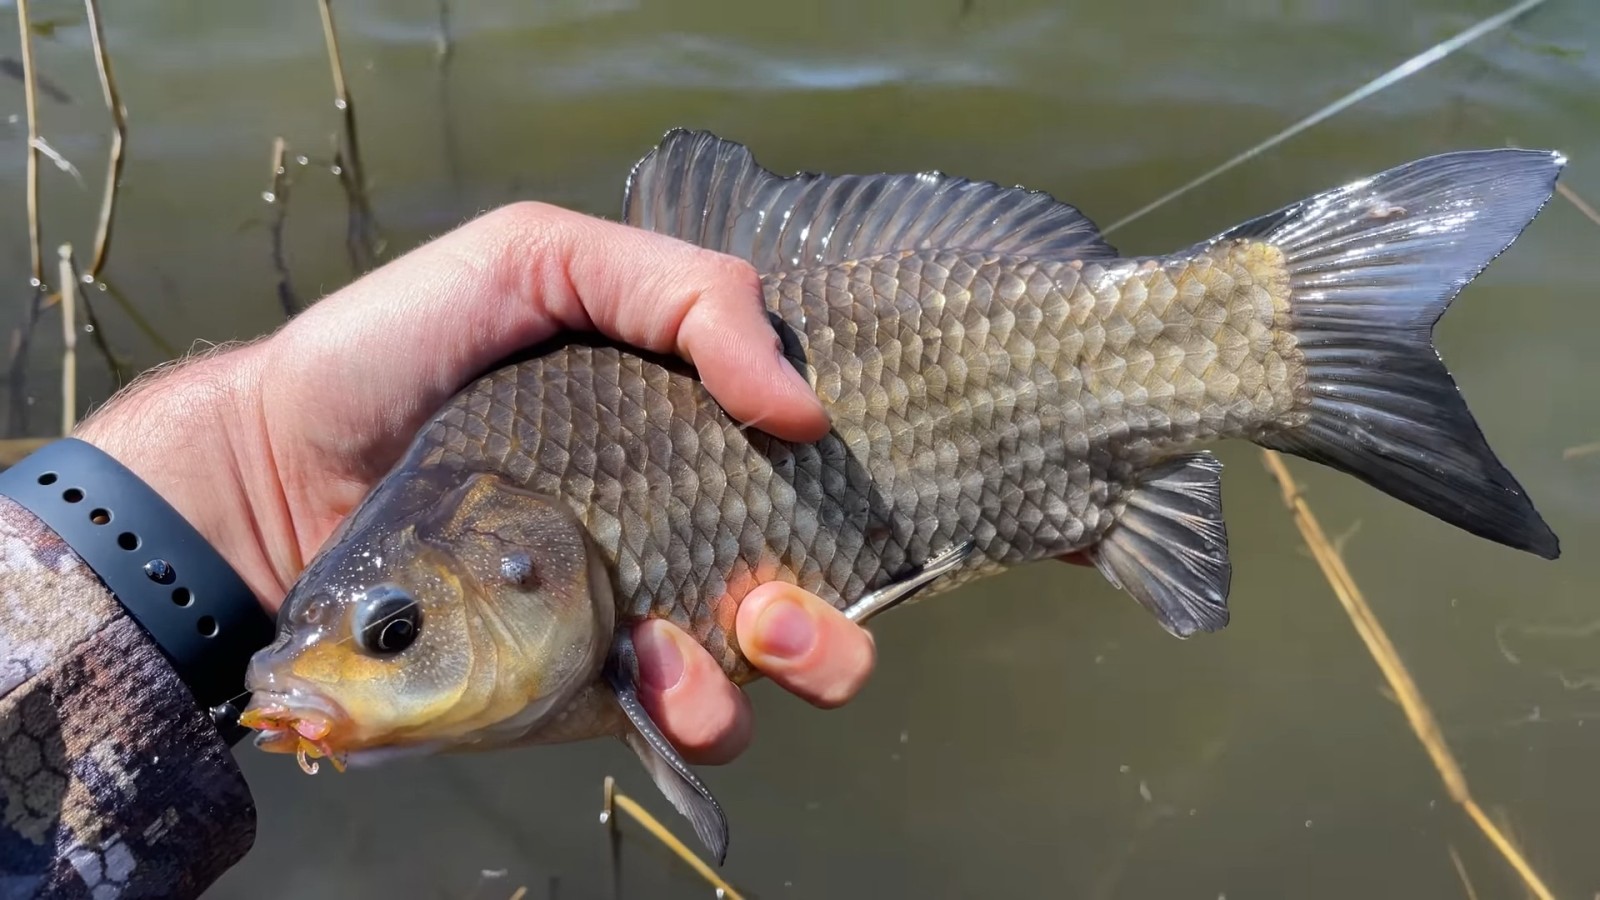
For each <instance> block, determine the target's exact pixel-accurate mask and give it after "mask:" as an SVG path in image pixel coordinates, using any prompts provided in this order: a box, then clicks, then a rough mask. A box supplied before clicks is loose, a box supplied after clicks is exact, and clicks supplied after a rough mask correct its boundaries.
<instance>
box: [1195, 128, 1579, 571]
mask: <svg viewBox="0 0 1600 900" xmlns="http://www.w3.org/2000/svg"><path fill="white" fill-rule="evenodd" d="M1565 164H1566V160H1565V159H1564V158H1563V157H1562V156H1561V155H1559V154H1556V153H1550V152H1542V151H1532V150H1510V149H1506V150H1483V151H1467V152H1461V153H1447V154H1444V155H1441V156H1434V157H1430V158H1427V159H1422V160H1418V161H1416V162H1412V163H1407V164H1406V165H1403V166H1399V167H1397V168H1394V169H1390V170H1389V171H1387V172H1384V173H1383V174H1381V175H1376V176H1373V177H1371V178H1368V179H1365V180H1363V181H1359V182H1356V183H1354V184H1350V185H1346V186H1344V187H1341V188H1338V189H1336V190H1332V191H1328V192H1326V193H1322V194H1318V195H1316V196H1314V197H1311V198H1309V199H1306V200H1303V201H1301V202H1299V203H1296V204H1294V205H1292V206H1288V207H1285V208H1284V209H1281V210H1279V211H1277V212H1275V213H1272V214H1270V215H1267V216H1263V217H1261V218H1259V219H1255V220H1253V221H1250V222H1247V223H1245V224H1244V225H1241V226H1239V227H1238V228H1235V229H1233V230H1231V231H1229V232H1227V233H1225V234H1223V235H1220V236H1219V239H1229V238H1251V239H1256V240H1263V241H1267V242H1269V243H1271V244H1273V245H1275V246H1277V247H1278V248H1280V249H1281V250H1282V251H1283V253H1284V255H1285V256H1286V257H1287V260H1288V268H1289V273H1290V301H1289V306H1290V323H1291V327H1292V328H1293V330H1294V332H1295V336H1296V337H1297V338H1298V339H1299V347H1300V350H1301V352H1302V353H1304V354H1305V363H1306V367H1307V385H1306V389H1307V393H1308V395H1309V408H1308V409H1306V410H1305V412H1308V413H1309V419H1308V420H1307V421H1306V422H1305V423H1304V424H1303V425H1300V426H1299V427H1296V428H1292V429H1281V428H1280V429H1276V430H1271V431H1266V432H1264V433H1262V434H1260V435H1257V436H1255V441H1256V443H1258V444H1260V445H1262V446H1264V447H1270V448H1273V449H1276V450H1282V451H1284V452H1286V453H1291V454H1294V455H1296V456H1300V457H1303V458H1305V459H1309V460H1314V461H1316V462H1319V463H1323V464H1325V465H1329V466H1332V467H1334V468H1336V469H1339V470H1340V471H1343V472H1347V473H1349V474H1351V475H1354V476H1356V477H1357V478H1360V479H1362V480H1363V481H1366V482H1367V483H1369V484H1371V485H1373V486H1375V487H1377V488H1379V489H1380V490H1382V491H1384V492H1386V493H1388V494H1390V495H1392V496H1394V497H1396V498H1398V499H1400V500H1403V501H1405V502H1407V503H1409V504H1411V505H1413V506H1415V507H1417V508H1418V509H1421V510H1423V511H1425V512H1427V513H1430V514H1432V515H1434V516H1437V517H1438V518H1440V519H1443V520H1444V521H1446V522H1449V523H1450V524H1452V525H1455V526H1457V527H1459V528H1462V529H1465V530H1466V531H1469V532H1471V533H1473V534H1476V535H1479V536H1480V537H1484V538H1488V539H1489V540H1491V541H1496V542H1498V543H1501V544H1505V545H1507V546H1510V547H1515V548H1517V549H1519V550H1526V551H1528V552H1530V553H1533V554H1536V555H1538V556H1541V557H1544V558H1545V559H1555V558H1556V557H1557V556H1559V555H1560V544H1559V542H1558V541H1557V539H1556V536H1555V534H1554V533H1553V532H1552V531H1551V530H1550V527H1549V526H1548V525H1546V524H1545V522H1544V520H1543V519H1542V518H1541V517H1540V516H1539V513H1538V511H1536V510H1535V509H1534V508H1533V503H1532V502H1531V501H1530V500H1529V499H1528V497H1527V495H1526V494H1525V493H1524V492H1523V490H1522V486H1521V485H1519V484H1518V483H1517V480H1516V479H1515V478H1513V477H1512V475H1511V473H1510V472H1508V471H1506V469H1505V467H1504V466H1502V465H1501V464H1500V461H1499V460H1498V459H1496V458H1495V455H1494V451H1492V450H1490V449H1489V445H1488V443H1487V442H1486V441H1485V440H1484V437H1483V432H1482V431H1481V430H1480V429H1479V428H1478V424H1477V422H1476V421H1475V420H1474V419H1473V417H1472V413H1471V412H1470V411H1468V409H1467V405H1466V402H1465V401H1463V400H1462V398H1461V394H1460V392H1459V391H1458V390H1457V388H1456V384H1455V382H1454V380H1453V379H1451V377H1450V373H1449V371H1448V370H1446V368H1445V365H1444V362H1443V360H1441V359H1440V357H1439V354H1438V352H1437V351H1436V350H1435V349H1434V346H1433V327H1434V324H1435V323H1436V322H1438V320H1439V317H1440V316H1441V315H1443V314H1444V311H1445V309H1446V308H1447V307H1448V306H1449V305H1450V301H1451V300H1453V299H1454V298H1455V296H1456V294H1457V293H1459V292H1460V291H1461V289H1462V288H1463V287H1464V286H1466V284H1467V283H1468V282H1470V281H1472V279H1473V278H1475V277H1477V275H1478V273H1480V272H1482V271H1483V270H1484V268H1485V267H1487V266H1488V265H1489V263H1490V262H1491V261H1493V260H1494V258H1495V257H1497V256H1499V255H1500V254H1501V253H1502V252H1503V251H1504V250H1505V249H1506V248H1507V247H1509V246H1510V245H1511V244H1512V242H1513V241H1515V240H1516V239H1517V237H1518V235H1520V234H1521V233H1522V230H1523V229H1524V228H1526V227H1527V226H1528V223H1529V222H1531V221H1532V220H1533V218H1534V216H1535V215H1537V214H1538V212H1539V210H1540V209H1541V208H1543V206H1544V204H1545V202H1546V201H1548V200H1549V199H1550V195H1551V192H1552V191H1554V189H1555V182H1556V178H1557V176H1558V175H1559V174H1560V172H1561V168H1562V166H1564V165H1565Z"/></svg>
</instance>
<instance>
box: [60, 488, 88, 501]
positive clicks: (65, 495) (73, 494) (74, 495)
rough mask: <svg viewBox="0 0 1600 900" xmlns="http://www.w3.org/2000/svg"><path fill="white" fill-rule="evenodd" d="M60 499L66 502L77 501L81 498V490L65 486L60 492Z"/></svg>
mask: <svg viewBox="0 0 1600 900" xmlns="http://www.w3.org/2000/svg"><path fill="white" fill-rule="evenodd" d="M61 499H63V500H65V501H67V502H68V503H77V502H78V501H79V500H82V499H83V491H80V490H78V489H77V488H67V489H66V490H64V491H62V492H61Z"/></svg>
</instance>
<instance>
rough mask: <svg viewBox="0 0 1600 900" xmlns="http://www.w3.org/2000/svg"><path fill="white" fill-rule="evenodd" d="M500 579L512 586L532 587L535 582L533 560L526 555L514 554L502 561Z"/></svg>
mask: <svg viewBox="0 0 1600 900" xmlns="http://www.w3.org/2000/svg"><path fill="white" fill-rule="evenodd" d="M500 577H502V578H504V579H505V580H506V581H508V582H510V583H511V584H520V585H522V586H524V587H531V586H532V584H531V583H532V582H533V558H532V557H530V556H529V555H528V554H526V553H513V554H511V555H509V556H507V557H505V558H504V559H502V560H500Z"/></svg>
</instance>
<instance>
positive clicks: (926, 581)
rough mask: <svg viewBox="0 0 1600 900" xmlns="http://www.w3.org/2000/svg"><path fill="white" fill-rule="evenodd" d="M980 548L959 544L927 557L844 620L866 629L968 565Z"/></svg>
mask: <svg viewBox="0 0 1600 900" xmlns="http://www.w3.org/2000/svg"><path fill="white" fill-rule="evenodd" d="M977 546H978V545H977V544H976V543H974V542H973V541H972V540H970V539H969V540H965V541H962V542H961V543H959V544H951V545H950V546H949V547H946V548H945V549H943V550H941V551H939V552H938V553H935V554H934V555H932V556H930V557H928V561H927V562H925V563H923V564H922V565H920V566H917V567H916V569H914V570H912V571H911V572H908V573H906V574H905V575H904V576H902V577H901V578H900V579H899V580H898V581H893V582H890V583H889V584H886V585H884V586H883V587H881V588H878V589H877V590H875V591H872V592H870V593H867V594H864V595H862V597H861V599H860V600H857V601H856V602H854V603H852V604H850V607H849V608H848V609H846V610H845V611H844V614H845V616H846V617H848V618H849V619H850V621H852V622H854V623H856V624H857V625H865V624H866V623H867V620H868V619H870V618H872V617H873V616H876V615H879V614H880V613H883V612H885V611H887V610H889V609H891V608H893V607H896V606H899V605H900V604H901V603H904V602H906V601H907V600H909V599H911V596H912V595H913V594H916V593H917V592H918V591H920V590H922V589H923V588H925V587H927V586H928V585H930V584H932V583H934V582H935V581H938V580H939V579H940V578H943V577H944V576H945V575H948V574H949V573H951V572H953V571H955V570H956V568H957V567H958V566H960V565H961V564H962V563H964V562H966V561H967V557H969V556H971V555H972V551H973V550H975V549H977Z"/></svg>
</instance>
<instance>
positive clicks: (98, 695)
mask: <svg viewBox="0 0 1600 900" xmlns="http://www.w3.org/2000/svg"><path fill="white" fill-rule="evenodd" d="M254 839H255V807H254V805H253V802H252V800H251V797H250V792H249V789H248V788H247V787H246V785H245V782H244V777H243V776H242V775H241V774H240V772H239V769H238V767H237V765H236V763H235V762H234V759H233V755H232V752H231V750H230V748H229V747H228V745H227V743H226V742H225V741H223V740H222V738H221V736H219V735H218V734H217V731H216V729H215V727H214V726H213V725H212V724H211V721H210V718H209V717H208V716H207V715H206V714H205V712H204V711H202V710H200V709H199V708H198V707H197V706H196V705H195V702H194V699H193V697H192V695H191V694H190V693H189V691H188V688H187V687H185V686H184V684H183V682H182V681H180V680H179V679H178V676H177V675H176V674H175V673H174V672H173V670H172V668H171V666H170V665H169V664H168V663H167V661H166V658H165V657H164V656H162V655H161V651H160V650H158V649H157V648H156V646H155V644H154V643H153V642H152V641H151V640H150V639H149V637H148V636H147V635H146V634H145V633H144V631H143V630H141V629H140V628H139V626H138V625H137V624H135V623H134V621H133V620H132V619H130V618H129V617H128V616H127V614H126V613H125V612H124V611H123V610H122V607H121V606H120V605H118V603H117V601H116V600H115V598H113V597H112V596H111V593H110V592H109V591H107V590H106V588H105V586H104V585H103V584H102V583H101V582H100V580H99V578H98V577H96V576H95V574H94V572H93V571H92V570H90V569H89V567H88V566H86V565H85V564H84V563H83V561H82V560H81V559H80V558H79V557H78V556H77V554H75V553H74V552H73V551H72V550H71V548H69V547H68V546H67V545H66V544H65V543H64V542H63V541H62V540H61V538H60V537H58V536H57V535H56V534H55V532H53V531H51V530H50V529H49V528H48V527H47V526H45V524H44V523H43V522H41V521H39V520H38V519H37V518H35V517H34V516H33V515H32V514H31V513H29V512H28V511H27V510H25V509H23V508H22V507H20V506H18V505H17V504H16V503H14V502H12V501H11V500H10V499H8V498H5V497H0V897H64V898H65V897H72V898H76V897H84V898H91V897H92V898H96V900H110V898H131V897H193V896H197V895H198V894H199V893H200V892H201V891H203V890H205V889H206V888H207V887H208V886H209V885H210V884H211V883H212V882H213V881H215V880H216V879H217V877H218V876H220V875H221V874H222V873H223V872H224V871H226V870H227V868H228V867H230V866H232V865H233V864H234V863H236V862H237V861H238V860H239V859H240V857H242V856H243V855H244V854H245V851H247V850H248V849H249V848H250V845H251V843H252V842H253V841H254Z"/></svg>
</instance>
